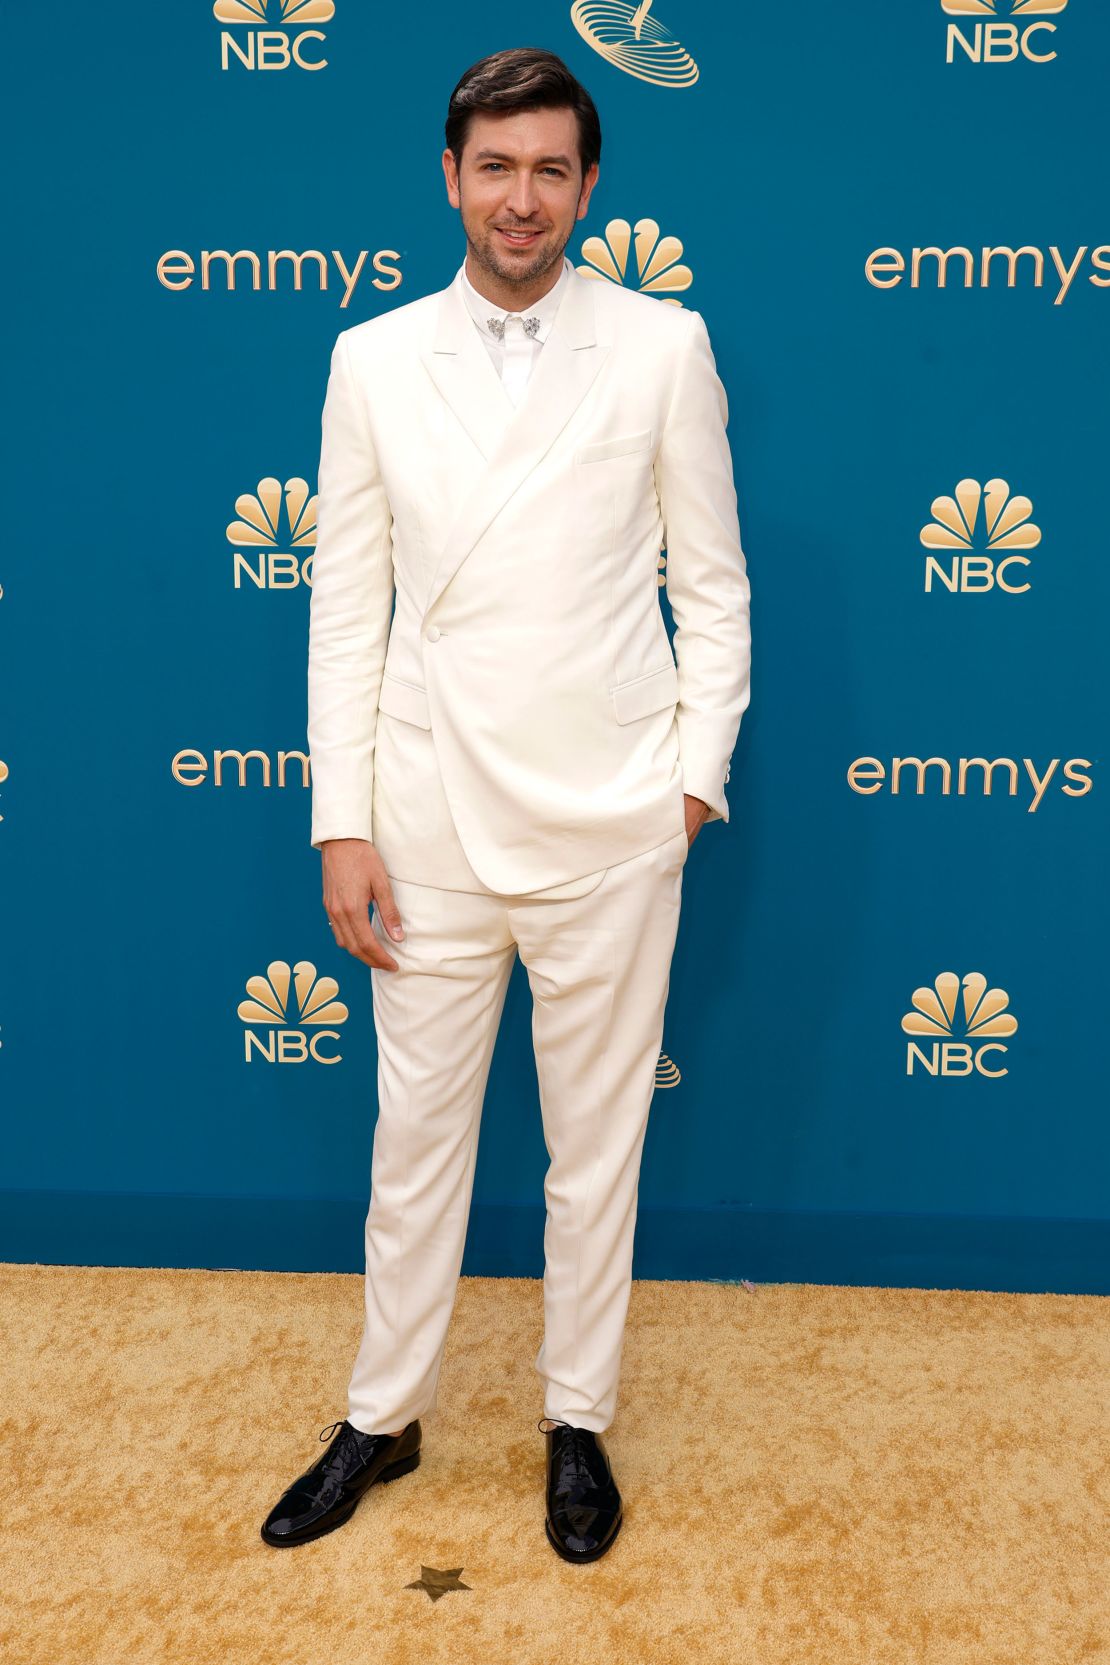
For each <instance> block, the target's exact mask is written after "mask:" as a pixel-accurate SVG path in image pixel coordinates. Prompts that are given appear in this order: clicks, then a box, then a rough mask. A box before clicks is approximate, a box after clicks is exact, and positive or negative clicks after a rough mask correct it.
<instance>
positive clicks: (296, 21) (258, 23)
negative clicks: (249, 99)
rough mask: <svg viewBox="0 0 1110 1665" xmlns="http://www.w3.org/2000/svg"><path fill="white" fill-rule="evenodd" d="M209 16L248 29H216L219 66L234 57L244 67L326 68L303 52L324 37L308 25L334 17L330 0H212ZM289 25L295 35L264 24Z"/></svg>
mask: <svg viewBox="0 0 1110 1665" xmlns="http://www.w3.org/2000/svg"><path fill="white" fill-rule="evenodd" d="M212 15H213V17H214V18H215V19H216V22H217V23H230V24H234V25H237V26H238V27H240V28H243V27H246V29H247V30H248V31H249V32H248V33H247V34H244V35H234V34H232V33H231V32H230V30H228V29H221V30H220V68H221V69H227V68H228V67H229V65H230V63H231V60H232V58H235V59H236V60H237V61H238V62H239V63H240V64H241V65H242V66H243V68H244V69H288V68H289V67H290V66H291V65H292V64H296V66H297V68H298V69H326V68H327V62H328V60H327V59H326V58H322V57H316V58H310V57H309V56H308V55H307V53H308V50H309V48H310V44H311V43H312V42H316V41H319V42H321V43H322V42H323V41H324V40H325V39H326V36H325V35H324V33H323V31H322V30H321V29H313V28H310V27H309V25H310V24H313V23H330V22H331V20H332V18H333V17H334V16H335V3H334V0H215V5H214V6H213V7H212ZM268 23H272V24H274V25H285V24H291V25H292V26H293V27H294V28H295V29H296V31H297V32H296V33H295V34H290V32H289V30H288V29H287V28H285V27H274V28H269V29H268V28H266V27H265V25H266V24H268Z"/></svg>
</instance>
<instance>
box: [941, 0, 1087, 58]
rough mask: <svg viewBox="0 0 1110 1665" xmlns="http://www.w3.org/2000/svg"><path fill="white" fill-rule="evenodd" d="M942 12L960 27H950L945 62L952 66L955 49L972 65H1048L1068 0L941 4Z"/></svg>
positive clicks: (956, 0) (951, 1)
mask: <svg viewBox="0 0 1110 1665" xmlns="http://www.w3.org/2000/svg"><path fill="white" fill-rule="evenodd" d="M940 3H941V9H942V10H943V11H944V12H946V13H947V15H948V16H949V17H958V18H960V19H961V20H962V21H961V22H960V23H950V24H949V25H948V34H947V50H946V54H945V61H946V62H947V63H950V64H951V63H955V61H956V51H957V48H958V49H959V51H960V52H962V53H963V55H964V57H965V58H966V59H968V60H969V61H970V62H971V63H973V64H1012V63H1015V62H1016V61H1017V59H1018V58H1025V59H1027V60H1028V62H1029V63H1032V64H1048V63H1051V62H1052V60H1053V59H1054V58H1055V57H1056V51H1055V47H1052V49H1051V50H1046V49H1047V48H1049V47H1050V46H1052V43H1051V36H1053V35H1054V34H1055V33H1056V25H1055V23H1050V22H1048V21H1047V20H1048V19H1049V18H1050V17H1056V16H1057V15H1058V14H1059V13H1060V12H1062V11H1064V10H1065V9H1066V7H1067V3H1068V0H940Z"/></svg>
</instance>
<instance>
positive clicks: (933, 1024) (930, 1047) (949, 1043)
mask: <svg viewBox="0 0 1110 1665" xmlns="http://www.w3.org/2000/svg"><path fill="white" fill-rule="evenodd" d="M961 990H962V991H963V1001H962V1010H958V1008H959V1007H960V1005H961V1002H960V992H961ZM911 1001H912V1005H913V1010H912V1011H910V1012H907V1013H906V1015H905V1016H904V1017H903V1019H902V1028H903V1030H904V1031H905V1033H906V1034H907V1035H910V1036H912V1037H920V1042H919V1041H918V1040H917V1039H911V1040H910V1041H909V1042H908V1043H907V1045H906V1074H907V1075H913V1074H914V1073H915V1070H917V1069H918V1068H923V1069H924V1070H925V1073H926V1074H927V1075H930V1076H934V1077H939V1076H962V1075H972V1074H979V1075H985V1076H988V1077H989V1078H990V1079H992V1080H993V1079H996V1078H997V1077H998V1076H1002V1075H1008V1074H1009V1071H1008V1069H1007V1068H1006V1067H1005V1065H1001V1067H999V1066H1000V1064H1001V1058H1000V1057H999V1056H998V1055H999V1054H1003V1055H1004V1054H1005V1053H1006V1051H1007V1048H1006V1047H1005V1046H1003V1044H1002V1042H1003V1040H1004V1039H1008V1038H1009V1037H1010V1036H1011V1035H1014V1034H1016V1033H1017V1018H1016V1017H1015V1016H1014V1015H1013V1013H1012V1012H1009V1011H1007V1010H1006V1008H1007V1006H1008V1005H1009V1003H1010V997H1009V995H1008V994H1007V993H1006V990H1005V989H992V988H990V987H988V985H987V979H986V978H985V977H984V976H983V974H982V972H981V971H969V972H968V974H967V976H966V977H965V978H964V979H963V981H962V982H961V980H960V978H959V977H957V975H956V973H955V972H954V971H942V972H941V974H940V976H939V977H937V978H935V979H934V980H933V985H932V987H931V988H920V989H914V991H913V995H912V996H911Z"/></svg>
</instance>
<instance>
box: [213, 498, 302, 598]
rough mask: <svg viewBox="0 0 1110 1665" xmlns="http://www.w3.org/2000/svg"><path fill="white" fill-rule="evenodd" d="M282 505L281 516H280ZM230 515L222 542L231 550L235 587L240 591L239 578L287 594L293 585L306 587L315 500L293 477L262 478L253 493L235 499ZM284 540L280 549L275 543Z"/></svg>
mask: <svg viewBox="0 0 1110 1665" xmlns="http://www.w3.org/2000/svg"><path fill="white" fill-rule="evenodd" d="M283 507H284V510H285V513H284V515H283V514H282V509H283ZM235 513H236V514H237V515H238V516H239V519H238V520H233V521H232V522H231V524H230V526H229V527H228V528H227V541H228V543H229V544H231V545H232V547H233V548H234V550H235V556H234V561H233V567H232V570H233V573H234V579H235V588H236V589H237V590H238V589H241V588H242V579H243V576H244V574H245V575H246V577H247V578H249V580H250V582H251V583H252V584H253V585H254V587H255V589H256V590H293V589H296V587H297V586H298V584H301V583H304V584H308V585H310V586H311V584H312V574H311V568H312V556H313V552H314V550H315V548H316V498H315V497H314V496H310V495H309V490H308V483H307V481H305V480H302V479H300V478H298V477H297V476H296V475H294V477H293V479H291V480H286V482H285V487H284V490H283V488H282V484H281V481H280V480H275V479H273V478H272V477H270V476H267V478H266V479H265V480H259V482H258V490H257V492H250V491H247V492H244V493H243V495H242V496H241V497H237V498H236V499H235ZM282 542H285V544H286V546H287V548H286V551H281V549H280V545H281V543H282Z"/></svg>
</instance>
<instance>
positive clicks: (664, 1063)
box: [655, 1052, 682, 1087]
mask: <svg viewBox="0 0 1110 1665" xmlns="http://www.w3.org/2000/svg"><path fill="white" fill-rule="evenodd" d="M681 1080H682V1071H681V1070H680V1069H679V1067H678V1065H677V1064H676V1063H675V1061H674V1059H673V1058H668V1057H667V1054H666V1053H665V1052H661V1053H660V1054H659V1057H658V1059H657V1061H656V1065H655V1085H656V1086H657V1087H677V1086H678V1084H679V1082H680V1081H681Z"/></svg>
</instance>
